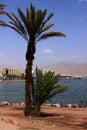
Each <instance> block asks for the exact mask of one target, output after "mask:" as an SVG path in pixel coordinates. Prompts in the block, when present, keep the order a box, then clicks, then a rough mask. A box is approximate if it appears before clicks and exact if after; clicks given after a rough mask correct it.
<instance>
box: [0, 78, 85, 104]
mask: <svg viewBox="0 0 87 130" xmlns="http://www.w3.org/2000/svg"><path fill="white" fill-rule="evenodd" d="M60 84H63V85H66V86H68V88H69V90H68V91H67V92H64V93H61V94H58V95H56V96H55V97H54V98H53V99H52V100H51V101H50V102H51V103H79V104H80V103H81V101H82V103H83V104H87V79H69V80H61V81H60ZM24 86H25V83H24V82H8V83H0V101H16V102H22V101H24Z"/></svg>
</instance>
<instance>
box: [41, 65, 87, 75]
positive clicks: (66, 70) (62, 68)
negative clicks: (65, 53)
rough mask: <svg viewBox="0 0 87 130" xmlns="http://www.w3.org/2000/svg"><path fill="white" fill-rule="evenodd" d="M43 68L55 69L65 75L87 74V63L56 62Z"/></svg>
mask: <svg viewBox="0 0 87 130" xmlns="http://www.w3.org/2000/svg"><path fill="white" fill-rule="evenodd" d="M43 69H45V70H53V71H55V73H56V74H58V73H59V74H61V75H64V76H65V75H67V76H87V63H56V64H53V65H49V66H46V67H44V68H43Z"/></svg>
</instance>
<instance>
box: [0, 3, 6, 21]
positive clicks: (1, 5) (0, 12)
mask: <svg viewBox="0 0 87 130" xmlns="http://www.w3.org/2000/svg"><path fill="white" fill-rule="evenodd" d="M5 6H6V5H3V4H0V15H1V14H5V11H4V7H5ZM2 23H4V21H2V20H0V24H2Z"/></svg>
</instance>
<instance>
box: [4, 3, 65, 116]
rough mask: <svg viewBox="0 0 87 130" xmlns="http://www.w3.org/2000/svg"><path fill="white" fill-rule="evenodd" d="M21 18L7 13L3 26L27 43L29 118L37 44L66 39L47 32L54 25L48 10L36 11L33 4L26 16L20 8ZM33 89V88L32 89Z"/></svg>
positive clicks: (26, 105)
mask: <svg viewBox="0 0 87 130" xmlns="http://www.w3.org/2000/svg"><path fill="white" fill-rule="evenodd" d="M18 14H19V17H17V16H16V15H15V14H14V13H7V14H6V15H7V16H8V18H9V20H10V21H9V23H5V24H2V26H7V27H10V28H12V29H13V30H15V31H16V32H18V33H19V34H20V35H21V36H22V37H23V38H24V39H25V40H26V42H27V52H26V61H27V64H26V70H25V73H26V76H25V79H26V82H25V116H29V115H30V114H31V112H32V105H31V91H30V87H31V86H32V66H33V60H34V54H35V52H36V43H37V42H38V41H41V40H43V39H46V38H50V37H54V36H58V37H65V35H64V34H62V33H61V32H47V33H45V32H46V31H47V30H48V29H50V28H51V27H52V26H53V25H54V24H53V23H49V24H48V21H49V20H50V19H51V18H52V16H53V13H50V14H49V15H48V16H47V10H46V9H45V10H43V11H42V10H40V9H38V10H36V9H35V7H34V6H32V4H31V5H30V8H26V14H24V13H23V12H22V10H21V9H20V8H18ZM32 89H33V88H32Z"/></svg>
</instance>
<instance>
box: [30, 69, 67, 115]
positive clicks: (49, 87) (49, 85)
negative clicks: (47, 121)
mask: <svg viewBox="0 0 87 130" xmlns="http://www.w3.org/2000/svg"><path fill="white" fill-rule="evenodd" d="M61 78H62V77H61V75H59V74H58V75H56V74H55V73H54V72H51V71H48V72H43V71H42V70H40V69H38V68H36V70H35V76H34V84H33V85H34V86H33V87H34V95H33V96H34V100H33V101H32V102H33V109H34V111H33V115H34V116H39V115H40V109H41V105H42V104H43V103H46V101H48V100H50V99H51V98H53V97H54V96H55V95H57V94H59V93H62V92H65V91H66V90H68V88H67V87H66V86H63V85H60V84H58V82H59V80H60V79H61Z"/></svg>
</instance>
